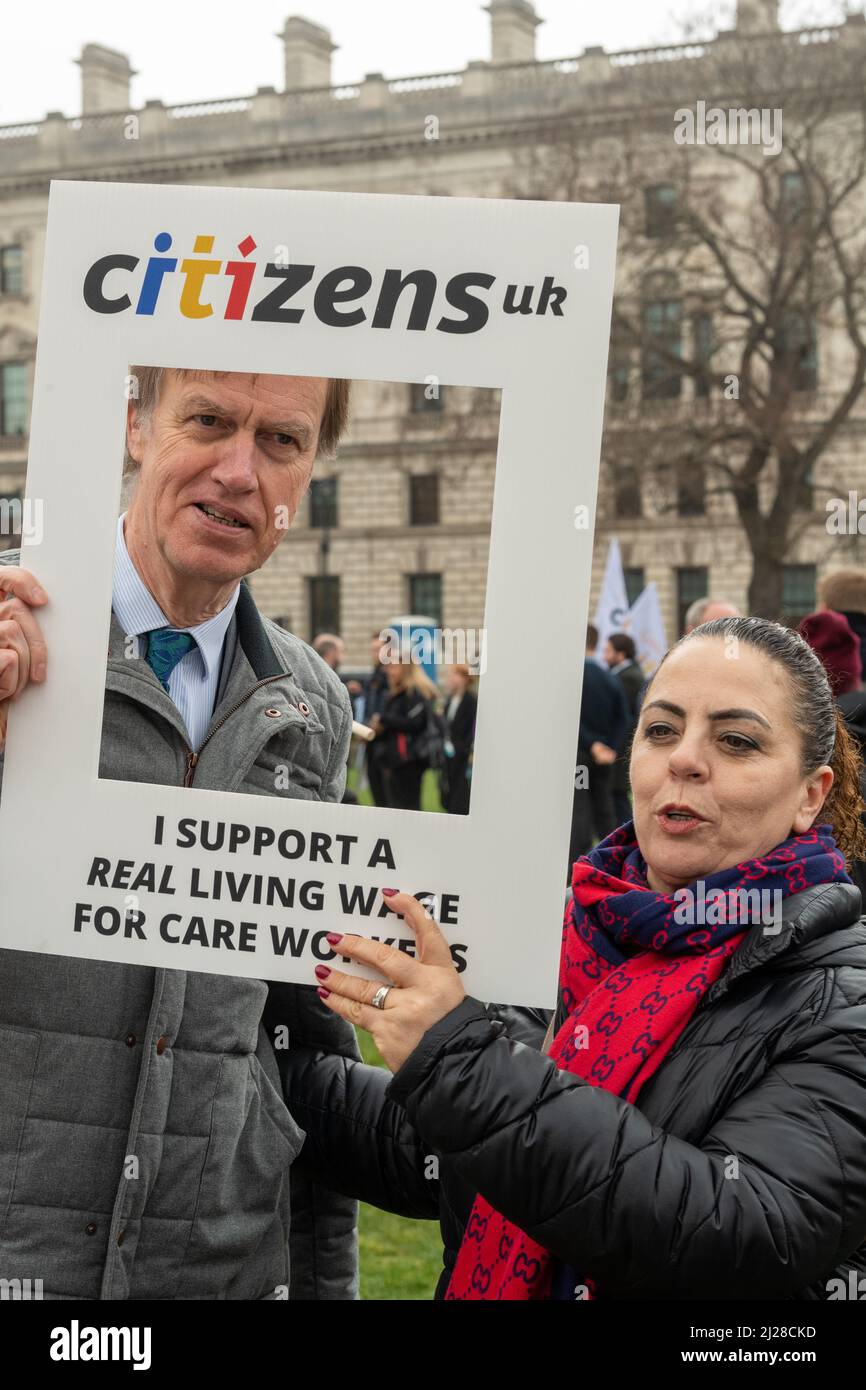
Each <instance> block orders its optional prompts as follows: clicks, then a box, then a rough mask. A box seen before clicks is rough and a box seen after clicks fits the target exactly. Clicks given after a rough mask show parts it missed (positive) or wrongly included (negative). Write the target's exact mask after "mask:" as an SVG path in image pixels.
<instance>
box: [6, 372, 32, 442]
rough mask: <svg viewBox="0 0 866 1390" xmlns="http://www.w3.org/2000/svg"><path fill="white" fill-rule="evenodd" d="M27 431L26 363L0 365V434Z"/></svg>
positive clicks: (9, 434) (7, 434)
mask: <svg viewBox="0 0 866 1390" xmlns="http://www.w3.org/2000/svg"><path fill="white" fill-rule="evenodd" d="M26 433H27V365H26V363H24V362H5V363H4V364H3V365H2V366H0V435H6V436H11V435H16V434H26Z"/></svg>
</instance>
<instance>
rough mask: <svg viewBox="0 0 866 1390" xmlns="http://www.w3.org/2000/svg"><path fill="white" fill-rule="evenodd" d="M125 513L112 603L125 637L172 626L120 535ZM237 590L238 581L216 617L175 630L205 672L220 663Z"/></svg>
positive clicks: (208, 672) (119, 540) (115, 552)
mask: <svg viewBox="0 0 866 1390" xmlns="http://www.w3.org/2000/svg"><path fill="white" fill-rule="evenodd" d="M125 515H126V513H124V516H125ZM124 516H121V517H119V518H118V522H117V540H116V544H115V551H114V587H113V591H112V597H111V606H112V608H113V609H114V612H115V615H116V617H117V621H118V622H119V623H120V626H121V627H122V628H123V630H124V632H125V633H126V635H127V637H138V636H141V634H142V633H145V632H151V631H152V630H153V629H154V628H157V627H171V623H170V622H169V621H168V618H167V617H166V616H165V614H164V613H163V611H162V609H161V608H160V606H159V604H158V603H157V601H156V599H155V598H154V597H153V594H152V593H151V592H150V590H149V589H148V587H147V585H146V584H145V583H144V580H143V579H142V578H141V575H140V574H139V573H138V570H137V569H136V568H135V565H134V564H133V563H132V560H131V558H130V555H129V551H128V550H127V548H126V539H125V537H124V534H123V520H124ZM240 591H241V586H240V584H238V585H237V587H236V589H235V591H234V593H233V594H232V595H231V598H230V599H229V601H228V603H227V604H226V605H225V607H224V608H222V609H221V610H220V612H219V613H217V614H216V616H215V617H213V618H207V619H206V620H205V622H203V623H199V624H198V626H197V627H187V628H178V629H177V631H179V632H188V633H189V634H190V636H191V637H192V638H193V639H194V640H195V644H196V647H197V648H198V650H199V652H200V653H201V658H202V661H203V662H204V665H205V670H206V671H207V674H208V675H212V674H213V672H214V670H215V669H216V668H217V667H218V665H219V662H220V659H221V657H222V649H223V643H224V641H225V636H226V632H227V631H228V627H229V624H230V622H231V620H232V617H233V616H234V611H235V608H236V606H237V601H238V595H239V594H240Z"/></svg>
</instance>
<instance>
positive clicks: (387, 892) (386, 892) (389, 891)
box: [382, 888, 400, 898]
mask: <svg viewBox="0 0 866 1390" xmlns="http://www.w3.org/2000/svg"><path fill="white" fill-rule="evenodd" d="M399 891H400V890H399V888H383V889H382V896H383V897H385V898H393V896H394V894H395V893H399Z"/></svg>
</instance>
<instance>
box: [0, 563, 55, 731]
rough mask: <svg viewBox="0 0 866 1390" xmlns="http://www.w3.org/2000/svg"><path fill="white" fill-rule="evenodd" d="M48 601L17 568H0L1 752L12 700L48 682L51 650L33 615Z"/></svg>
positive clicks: (44, 594) (28, 577)
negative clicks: (31, 685) (30, 686)
mask: <svg viewBox="0 0 866 1390" xmlns="http://www.w3.org/2000/svg"><path fill="white" fill-rule="evenodd" d="M47 602H48V595H47V594H46V592H45V590H44V589H43V588H42V587H41V586H40V585H39V583H38V582H37V581H36V579H34V577H33V575H32V574H30V572H29V570H23V569H19V568H18V566H17V565H0V750H2V749H3V748H4V747H5V745H6V725H7V723H8V719H9V701H10V700H17V699H18V697H19V696H20V695H21V692H22V691H23V690H24V688H25V687H26V686H27V684H28V683H29V682H30V681H35V682H36V683H37V684H39V683H41V682H42V681H44V680H45V673H46V670H47V666H48V649H47V647H46V645H45V639H44V638H43V636H42V633H41V631H40V629H39V624H38V623H37V621H36V619H35V618H34V616H33V614H32V613H31V611H30V610H31V608H41V607H42V605H43V604H45V603H47Z"/></svg>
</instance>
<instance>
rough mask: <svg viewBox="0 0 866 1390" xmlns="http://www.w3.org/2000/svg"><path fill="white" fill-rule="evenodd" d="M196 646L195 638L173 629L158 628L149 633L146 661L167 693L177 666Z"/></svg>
mask: <svg viewBox="0 0 866 1390" xmlns="http://www.w3.org/2000/svg"><path fill="white" fill-rule="evenodd" d="M194 646H195V638H194V637H191V636H190V634H189V633H188V632H177V631H175V629H174V628H172V627H156V628H154V629H153V631H152V632H148V633H147V656H146V657H145V661H146V662H147V664H148V666H149V667H150V669H151V670H152V671H153V673H154V675H155V676H156V678H157V680H158V681H159V683H160V685H161V686H162V687H163V689H164V690H165V691H168V678H169V676H170V675H171V673H172V671H173V670H174V668H175V666H176V665H177V663H178V662H179V661H182V660H183V658H184V657H185V656H186V654H187V652H191V651H192V649H193V647H194Z"/></svg>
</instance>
